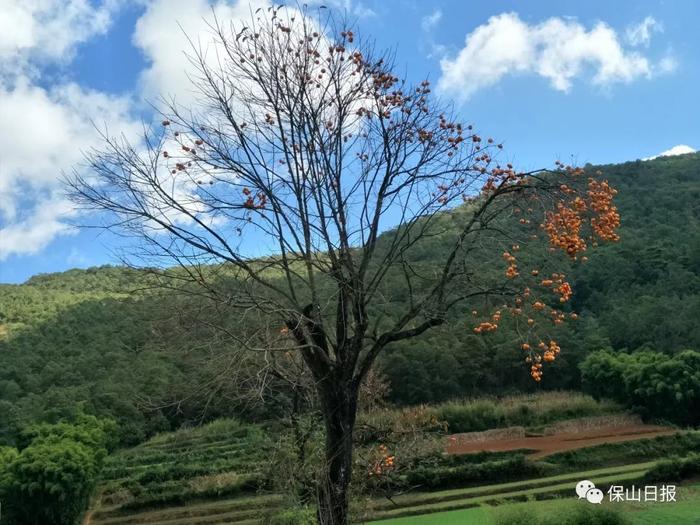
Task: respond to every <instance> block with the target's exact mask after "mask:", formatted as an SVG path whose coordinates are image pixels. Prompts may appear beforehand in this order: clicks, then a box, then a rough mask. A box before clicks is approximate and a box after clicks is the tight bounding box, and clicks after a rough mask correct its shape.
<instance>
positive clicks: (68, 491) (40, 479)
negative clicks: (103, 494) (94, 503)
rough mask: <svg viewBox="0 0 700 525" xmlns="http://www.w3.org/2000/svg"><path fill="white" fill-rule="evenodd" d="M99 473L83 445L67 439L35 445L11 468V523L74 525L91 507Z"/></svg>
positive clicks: (24, 451) (46, 440) (91, 453)
mask: <svg viewBox="0 0 700 525" xmlns="http://www.w3.org/2000/svg"><path fill="white" fill-rule="evenodd" d="M97 471H98V460H97V458H96V456H95V454H94V453H93V451H92V450H91V449H90V448H88V447H87V446H86V445H84V444H82V443H78V442H76V441H72V440H69V439H65V438H64V439H61V438H43V439H40V440H38V441H36V442H33V443H32V444H30V445H29V446H28V447H27V448H25V449H24V450H22V452H21V453H20V454H19V456H18V457H17V459H15V460H14V461H13V462H12V464H11V465H10V478H11V479H10V481H9V486H8V488H7V497H8V499H9V500H10V501H12V503H13V506H14V507H15V508H14V509H13V510H14V513H15V514H16V515H15V516H13V518H14V519H13V521H12V523H16V524H18V525H19V524H25V523H26V524H34V523H47V524H48V523H51V524H52V525H74V523H75V522H76V520H77V519H78V517H79V516H80V515H81V514H82V512H83V511H84V510H85V509H86V508H87V506H88V503H89V500H90V494H91V493H92V490H93V488H94V482H95V478H96V476H97Z"/></svg>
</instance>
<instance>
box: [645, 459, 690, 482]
mask: <svg viewBox="0 0 700 525" xmlns="http://www.w3.org/2000/svg"><path fill="white" fill-rule="evenodd" d="M698 474H700V454H693V455H691V456H688V457H687V458H671V459H668V460H666V461H661V462H660V463H658V464H657V465H655V466H654V467H652V468H651V469H650V470H649V471H648V472H647V473H646V474H645V476H644V481H645V482H646V483H657V482H666V481H682V480H684V479H688V478H692V477H694V476H697V475H698Z"/></svg>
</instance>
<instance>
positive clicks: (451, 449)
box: [447, 424, 676, 459]
mask: <svg viewBox="0 0 700 525" xmlns="http://www.w3.org/2000/svg"><path fill="white" fill-rule="evenodd" d="M675 432H676V430H674V429H672V428H668V427H660V426H656V425H642V424H627V425H610V426H602V427H599V428H595V429H586V430H582V431H580V432H562V433H557V434H553V435H551V436H536V437H517V438H512V437H511V438H504V439H499V438H497V437H496V438H494V439H489V440H474V439H473V437H472V436H473V435H470V434H454V435H452V436H450V437H449V438H448V440H447V453H448V454H468V453H470V452H503V451H508V450H518V449H529V450H534V451H535V452H533V453H531V454H530V455H529V456H530V457H531V458H533V459H536V458H541V457H544V456H548V455H550V454H555V453H557V452H564V451H566V450H574V449H577V448H585V447H592V446H595V445H601V444H603V443H619V442H622V441H634V440H637V439H643V438H651V437H656V436H668V435H670V434H674V433H675Z"/></svg>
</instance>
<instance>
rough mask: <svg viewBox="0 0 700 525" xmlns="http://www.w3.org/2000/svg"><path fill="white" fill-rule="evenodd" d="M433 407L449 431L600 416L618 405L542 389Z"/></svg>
mask: <svg viewBox="0 0 700 525" xmlns="http://www.w3.org/2000/svg"><path fill="white" fill-rule="evenodd" d="M433 410H434V411H435V415H436V417H437V418H438V419H439V420H441V421H445V422H446V423H447V425H448V429H449V431H450V432H454V433H457V432H478V431H481V430H488V429H492V428H502V427H511V426H537V425H543V424H547V423H551V422H553V421H560V420H563V419H571V418H577V417H585V416H600V415H606V414H611V413H615V412H619V411H620V406H619V405H617V404H616V403H613V402H610V401H596V400H595V399H594V398H593V397H591V396H589V395H586V394H581V393H577V392H546V393H541V394H535V395H524V394H523V395H514V396H506V397H503V398H500V399H499V398H482V399H476V400H471V401H469V400H465V401H453V402H448V403H442V404H440V405H437V406H436V407H435V408H434V409H433Z"/></svg>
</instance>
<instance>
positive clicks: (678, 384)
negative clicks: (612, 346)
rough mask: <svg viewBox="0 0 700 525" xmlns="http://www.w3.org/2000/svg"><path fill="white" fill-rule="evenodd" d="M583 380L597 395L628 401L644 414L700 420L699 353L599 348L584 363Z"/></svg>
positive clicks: (687, 421)
mask: <svg viewBox="0 0 700 525" xmlns="http://www.w3.org/2000/svg"><path fill="white" fill-rule="evenodd" d="M581 379H582V382H583V387H584V389H586V390H587V391H589V392H591V393H592V394H593V395H594V396H601V397H609V398H612V399H615V400H617V401H619V402H622V403H625V404H626V405H628V406H630V407H632V408H634V409H636V410H637V411H638V412H640V413H641V414H642V415H643V416H647V417H652V418H663V419H668V420H670V421H673V422H676V423H681V424H690V425H695V424H697V423H700V352H695V351H693V350H686V351H684V352H681V353H679V354H676V355H674V356H669V355H666V354H664V353H661V352H653V351H650V350H644V351H639V352H634V353H631V354H628V353H624V352H615V351H613V350H600V351H598V352H593V353H591V354H590V355H589V356H588V357H587V358H586V359H585V360H584V361H583V363H581Z"/></svg>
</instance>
